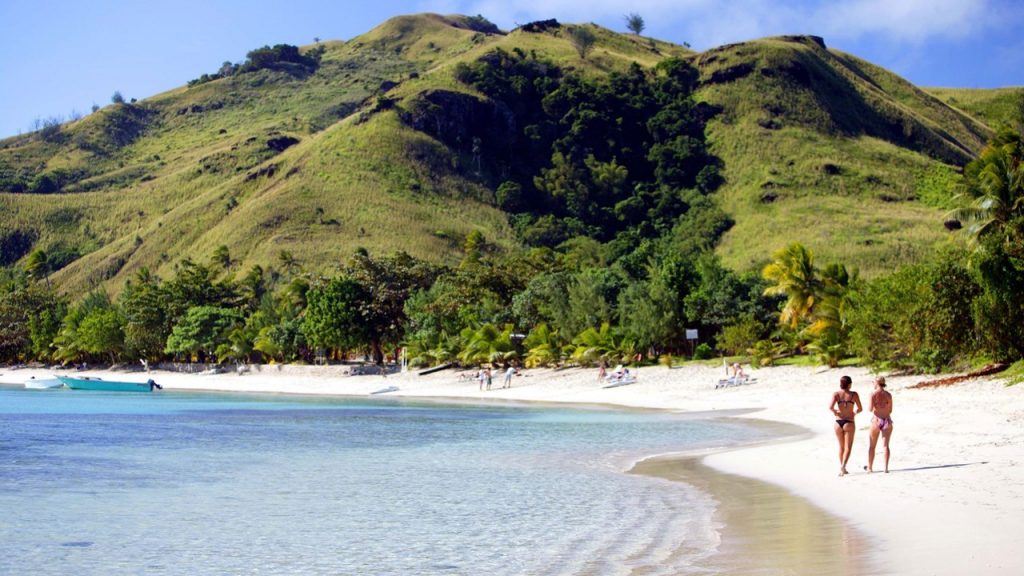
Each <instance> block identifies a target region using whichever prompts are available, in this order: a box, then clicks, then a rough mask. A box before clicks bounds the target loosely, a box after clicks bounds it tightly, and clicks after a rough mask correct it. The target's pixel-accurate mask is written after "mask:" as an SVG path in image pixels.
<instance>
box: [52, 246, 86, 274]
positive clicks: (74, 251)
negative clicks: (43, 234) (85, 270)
mask: <svg viewBox="0 0 1024 576" xmlns="http://www.w3.org/2000/svg"><path fill="white" fill-rule="evenodd" d="M81 256H82V254H81V252H80V251H79V249H78V248H77V247H76V246H69V245H68V244H65V243H63V242H55V243H53V244H50V245H49V246H48V247H47V248H46V261H47V263H48V264H49V267H50V270H51V271H53V272H56V271H57V270H60V269H61V268H64V267H65V266H67V265H68V264H71V263H72V262H74V261H75V260H78V259H79V258H80V257H81Z"/></svg>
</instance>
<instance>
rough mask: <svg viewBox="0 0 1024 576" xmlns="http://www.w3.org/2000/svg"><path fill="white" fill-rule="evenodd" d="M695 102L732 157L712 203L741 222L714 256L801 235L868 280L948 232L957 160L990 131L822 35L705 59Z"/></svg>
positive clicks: (735, 256) (748, 255) (746, 255)
mask: <svg viewBox="0 0 1024 576" xmlns="http://www.w3.org/2000/svg"><path fill="white" fill-rule="evenodd" d="M695 63H696V64H697V65H698V67H699V68H700V70H701V78H702V82H703V86H704V87H703V88H702V90H701V97H702V98H704V99H705V100H706V101H708V102H710V103H712V104H715V105H718V106H721V107H722V108H723V113H722V114H721V115H720V116H719V117H718V118H716V119H715V120H714V121H712V123H711V125H710V126H709V131H710V134H709V136H710V138H711V139H712V141H713V142H714V151H715V152H716V153H717V154H718V155H719V156H720V157H721V158H722V159H723V160H724V161H725V177H726V185H725V186H724V187H723V188H722V189H721V190H720V191H719V193H718V198H719V201H720V202H721V205H722V206H723V208H724V209H725V210H726V212H728V213H729V214H730V215H732V216H733V218H734V219H735V220H736V225H735V226H734V227H733V228H732V230H730V231H729V232H728V233H727V234H726V236H725V238H724V239H723V242H722V244H721V245H720V247H719V252H720V254H721V255H722V256H723V258H724V260H725V262H726V263H727V264H729V265H730V266H732V267H735V268H740V269H746V268H751V267H757V266H759V265H760V264H761V263H763V262H764V261H765V260H766V259H767V258H768V256H769V255H770V253H771V252H772V251H773V250H775V249H777V248H779V247H782V246H785V245H786V244H788V243H790V242H793V241H800V242H802V243H804V244H805V245H807V246H808V247H810V248H811V249H812V251H814V252H815V254H817V255H818V257H819V259H820V260H823V261H831V260H840V261H843V262H845V263H847V264H853V265H856V266H858V267H860V269H861V270H862V271H863V272H865V273H866V274H868V275H872V274H874V273H876V272H879V271H882V270H886V269H890V268H892V267H894V266H897V265H899V264H903V263H907V262H912V261H915V260H917V259H918V258H920V257H921V256H923V255H925V254H927V253H929V252H930V251H931V250H932V249H933V248H934V247H935V246H936V245H937V244H941V243H943V242H945V241H947V240H948V235H947V234H946V233H945V230H944V229H943V227H942V220H941V214H942V211H943V210H944V209H946V208H948V202H949V198H950V185H951V184H952V183H953V182H954V180H955V177H956V174H957V171H958V167H959V166H960V165H962V164H963V163H964V162H966V161H968V160H969V158H971V156H972V155H973V154H975V153H976V152H977V151H978V150H980V148H981V147H982V146H983V144H984V141H985V138H986V137H987V135H988V134H989V132H990V129H989V128H988V126H986V125H984V124H982V123H981V122H979V121H977V120H976V119H974V118H972V117H970V116H968V115H966V114H964V113H962V112H960V111H958V110H954V109H952V108H950V107H948V106H945V105H944V104H942V103H941V102H939V101H938V100H936V99H935V98H933V97H931V96H929V95H928V94H926V93H924V92H922V91H921V90H919V89H917V88H915V87H914V86H913V85H911V84H909V83H908V82H906V81H905V80H902V79H901V78H899V77H897V76H895V75H893V74H891V73H889V72H887V71H885V70H883V69H881V68H878V67H877V66H873V65H871V64H869V63H867V62H864V61H863V60H859V59H857V58H855V57H853V56H850V55H848V54H843V53H840V52H835V51H830V50H828V49H827V48H826V47H825V45H824V42H823V41H822V40H821V39H819V38H815V37H807V36H801V37H781V38H768V39H764V40H758V41H754V42H747V43H743V44H735V45H729V46H723V47H721V48H716V49H714V50H709V51H707V52H705V53H703V54H701V55H699V56H698V57H697V58H696V60H695Z"/></svg>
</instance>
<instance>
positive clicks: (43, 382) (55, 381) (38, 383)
mask: <svg viewBox="0 0 1024 576" xmlns="http://www.w3.org/2000/svg"><path fill="white" fill-rule="evenodd" d="M62 386H64V383H63V382H61V381H60V378H57V377H52V378H36V377H35V376H33V377H31V378H29V379H28V380H25V388H28V389H29V390H52V389H54V388H60V387H62Z"/></svg>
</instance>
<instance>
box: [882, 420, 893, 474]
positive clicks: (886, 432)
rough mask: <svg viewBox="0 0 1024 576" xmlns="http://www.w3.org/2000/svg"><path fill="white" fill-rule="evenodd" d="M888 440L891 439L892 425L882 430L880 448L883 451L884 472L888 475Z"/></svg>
mask: <svg viewBox="0 0 1024 576" xmlns="http://www.w3.org/2000/svg"><path fill="white" fill-rule="evenodd" d="M889 438H892V424H891V423H890V424H889V425H888V426H886V427H885V430H882V448H883V449H884V450H885V472H886V474H888V473H889Z"/></svg>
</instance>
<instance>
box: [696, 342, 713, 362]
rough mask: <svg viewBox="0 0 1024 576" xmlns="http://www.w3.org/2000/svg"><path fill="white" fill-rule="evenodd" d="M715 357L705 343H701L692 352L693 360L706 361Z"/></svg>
mask: <svg viewBox="0 0 1024 576" xmlns="http://www.w3.org/2000/svg"><path fill="white" fill-rule="evenodd" d="M714 357H715V352H714V351H713V350H712V349H711V346H708V345H707V343H706V342H701V343H700V344H698V345H697V348H696V349H694V351H693V359H694V360H708V359H710V358H714Z"/></svg>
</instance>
